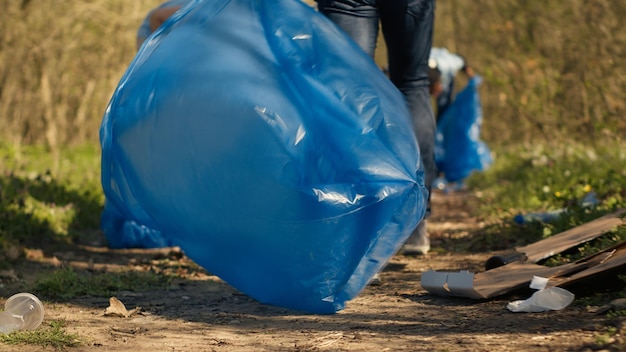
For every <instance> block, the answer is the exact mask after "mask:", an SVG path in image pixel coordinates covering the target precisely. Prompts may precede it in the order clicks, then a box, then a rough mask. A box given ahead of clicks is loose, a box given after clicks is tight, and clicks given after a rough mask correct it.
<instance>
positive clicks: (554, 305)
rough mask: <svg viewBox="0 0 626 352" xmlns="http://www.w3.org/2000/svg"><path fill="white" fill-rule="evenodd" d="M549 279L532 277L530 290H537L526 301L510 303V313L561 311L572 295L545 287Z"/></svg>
mask: <svg viewBox="0 0 626 352" xmlns="http://www.w3.org/2000/svg"><path fill="white" fill-rule="evenodd" d="M548 281H549V279H548V278H545V277H540V276H533V279H532V280H531V282H530V288H532V289H535V290H539V291H537V292H535V293H533V295H532V296H530V298H528V299H526V300H518V301H513V302H510V303H509V304H508V305H507V308H508V309H509V310H510V311H512V312H533V313H535V312H545V311H547V310H561V309H563V308H565V307H567V306H568V305H570V303H572V301H574V294H573V293H571V292H569V291H567V290H565V289H563V288H560V287H547V288H546V286H547V284H548Z"/></svg>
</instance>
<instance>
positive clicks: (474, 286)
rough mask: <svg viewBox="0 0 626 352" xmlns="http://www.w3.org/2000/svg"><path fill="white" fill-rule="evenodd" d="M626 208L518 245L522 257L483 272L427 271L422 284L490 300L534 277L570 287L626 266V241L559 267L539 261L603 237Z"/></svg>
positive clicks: (435, 290) (433, 289) (618, 223)
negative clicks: (541, 263) (530, 242)
mask: <svg viewBox="0 0 626 352" xmlns="http://www.w3.org/2000/svg"><path fill="white" fill-rule="evenodd" d="M623 214H626V209H621V210H619V211H616V212H614V213H612V214H609V215H606V216H603V217H601V218H598V219H596V220H593V221H591V222H589V223H586V224H583V225H581V226H578V227H575V228H573V229H570V230H567V231H564V232H562V233H560V234H558V235H555V236H552V237H550V238H547V239H545V240H541V241H538V242H535V243H533V244H531V245H528V246H524V247H518V248H516V251H517V252H519V253H520V254H522V255H521V256H520V258H522V260H520V261H516V262H512V263H509V264H505V265H503V266H500V267H497V268H494V269H491V270H487V271H484V272H480V273H477V274H474V273H471V272H469V271H459V272H449V271H433V270H430V271H427V272H425V273H423V274H422V278H421V285H422V287H423V288H424V289H425V290H427V291H428V292H430V293H432V294H437V295H443V296H458V297H468V298H473V299H488V298H492V297H496V296H499V295H502V294H505V293H508V292H511V291H514V290H517V289H520V288H523V287H528V284H529V283H530V281H531V280H532V278H533V276H541V277H546V278H549V279H550V281H549V284H548V285H549V286H566V285H568V284H573V283H575V282H579V281H581V280H584V279H586V278H589V277H592V276H595V275H597V274H600V273H602V272H606V271H609V270H612V269H617V268H620V267H626V241H624V242H621V243H619V244H617V245H615V246H613V247H611V248H608V249H606V250H603V251H600V252H598V253H595V254H594V255H591V256H589V257H587V258H583V259H581V260H578V261H576V262H573V263H569V264H564V265H560V266H556V267H547V266H543V265H539V264H536V263H537V262H539V261H540V260H542V259H546V258H548V257H550V256H552V255H555V254H558V253H561V252H563V251H565V250H567V249H569V248H572V247H574V246H577V245H579V244H581V243H584V242H587V241H590V240H592V239H594V238H597V237H599V236H600V235H602V234H603V233H605V232H607V231H610V230H611V229H613V228H615V227H617V226H621V225H624V224H625V222H624V220H623V219H622V218H621V217H622V215H623Z"/></svg>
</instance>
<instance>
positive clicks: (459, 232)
mask: <svg viewBox="0 0 626 352" xmlns="http://www.w3.org/2000/svg"><path fill="white" fill-rule="evenodd" d="M473 199H474V198H473V197H472V196H471V195H469V194H466V193H454V194H434V196H433V216H432V217H431V219H430V222H429V231H430V232H431V238H432V242H433V247H444V248H445V247H446V246H445V244H446V241H448V240H449V239H450V238H452V237H455V238H458V237H462V236H467V235H468V234H470V233H471V231H472V230H475V229H477V228H479V227H480V226H481V224H480V223H479V222H477V221H476V219H474V218H472V217H471V209H472V206H473V204H474V202H473ZM31 256H36V254H31ZM489 256H490V253H478V254H476V253H472V254H468V253H455V252H448V251H447V252H446V253H442V252H438V251H433V252H431V253H429V254H428V255H426V256H413V257H408V256H402V255H396V256H395V257H394V258H392V260H391V261H390V263H389V265H388V266H387V268H386V269H385V270H384V272H382V274H381V278H382V282H381V284H380V285H375V286H373V285H370V286H368V287H366V288H365V290H364V291H363V292H362V293H361V294H360V295H359V296H358V297H357V298H355V299H354V300H352V301H350V302H348V304H347V307H346V309H345V310H343V311H340V312H338V313H337V314H334V315H310V314H303V313H301V312H294V311H290V310H286V309H283V308H279V307H273V306H268V305H263V304H260V303H258V302H257V301H255V300H254V299H252V298H250V297H248V296H246V295H243V294H241V293H239V292H238V291H236V290H235V289H233V288H232V287H231V286H229V285H228V284H226V283H224V282H223V281H221V280H220V279H219V278H217V277H215V276H212V275H210V274H208V273H206V272H205V271H203V270H202V269H200V268H198V267H197V266H195V265H194V264H193V263H191V262H190V261H189V260H188V259H187V258H186V257H185V256H184V255H183V254H182V253H181V252H180V251H177V250H176V249H165V250H163V249H161V250H109V249H106V248H103V247H83V248H82V249H80V250H75V251H73V252H61V253H55V254H54V255H53V256H51V257H49V256H47V255H45V254H43V255H41V256H40V257H39V258H31V259H36V261H37V263H38V264H37V265H38V266H37V268H39V269H38V270H42V269H41V268H42V266H41V263H44V262H49V263H50V264H56V265H60V264H63V265H72V266H76V267H81V266H82V267H83V268H89V269H90V270H115V269H116V268H118V269H119V268H122V267H132V268H133V269H136V270H147V269H150V268H154V267H156V266H159V267H160V268H161V269H163V267H164V265H165V266H169V267H170V268H174V270H177V273H178V276H179V278H180V279H176V280H174V281H173V282H172V285H171V286H170V287H169V288H168V289H163V290H161V289H159V290H154V291H148V292H121V293H120V294H119V295H117V296H116V297H117V298H118V299H119V300H120V301H121V302H123V303H124V304H125V306H126V308H128V309H129V310H131V311H133V313H134V314H132V315H130V316H129V317H121V316H115V315H110V314H105V310H106V309H107V307H109V298H108V297H82V298H73V299H70V300H67V301H64V302H62V303H56V302H47V301H44V305H45V309H46V316H45V320H44V324H46V322H50V321H52V320H65V321H66V327H65V329H66V331H67V332H68V333H72V334H77V335H78V336H79V337H80V339H81V344H80V345H79V346H78V347H70V348H67V350H69V351H103V352H104V351H107V352H108V351H115V352H130V351H132V352H136V351H140V350H144V351H223V352H234V351H531V350H532V351H591V350H597V349H600V348H605V350H606V351H609V350H615V349H609V348H608V347H602V346H597V345H596V343H597V340H598V335H599V334H601V333H602V332H603V331H604V330H603V329H605V326H606V320H607V318H606V316H605V315H599V314H595V313H593V312H592V311H590V310H589V309H588V307H584V306H582V305H576V304H572V305H571V306H569V307H567V308H566V309H563V310H561V311H550V312H544V313H512V312H509V311H508V310H507V309H506V304H507V303H508V302H510V301H511V300H515V299H525V298H527V297H528V296H529V295H530V294H531V293H530V292H523V293H516V294H511V295H508V296H507V297H498V298H496V299H491V300H486V301H477V300H471V299H465V298H449V297H439V296H435V295H432V294H429V293H428V292H426V291H425V290H423V289H422V287H421V286H420V274H421V273H422V272H424V271H427V270H429V269H434V270H470V271H474V272H477V271H481V270H483V267H484V263H485V260H486V259H487V258H488V257H489ZM30 262H33V260H31V261H30ZM28 263H29V261H26V263H25V264H24V265H19V266H16V267H15V268H14V270H15V271H16V273H15V276H16V277H20V278H21V279H20V280H28V278H29V277H30V276H32V275H30V274H32V273H28V270H29V269H30V268H32V266H29V264H28ZM164 263H166V264H164ZM18 286H19V282H10V283H5V284H3V286H2V290H1V291H2V292H8V291H9V290H10V289H17V288H18ZM7 297H8V296H4V298H3V299H2V300H1V301H0V304H2V306H3V304H4V299H6V298H7ZM135 307H139V308H138V309H137V311H134V310H133V309H134V308H135ZM624 326H625V324H624V322H623V320H622V322H621V329H622V332H625V331H626V328H624ZM619 327H620V325H618V329H619ZM618 331H619V330H618ZM619 338H620V335H619V334H617V335H615V336H614V337H611V339H613V340H614V341H615V340H616V339H619ZM618 342H619V341H618ZM604 346H607V345H604ZM0 350H2V351H21V352H33V351H52V350H54V349H53V348H52V347H40V346H30V345H19V346H12V345H6V344H3V343H0Z"/></svg>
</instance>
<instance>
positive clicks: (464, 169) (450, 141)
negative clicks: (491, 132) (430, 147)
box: [435, 75, 493, 182]
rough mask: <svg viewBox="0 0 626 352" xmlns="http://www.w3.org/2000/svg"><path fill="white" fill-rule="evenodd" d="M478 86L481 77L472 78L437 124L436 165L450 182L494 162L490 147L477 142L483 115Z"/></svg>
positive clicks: (463, 177)
mask: <svg viewBox="0 0 626 352" xmlns="http://www.w3.org/2000/svg"><path fill="white" fill-rule="evenodd" d="M481 83H482V78H481V77H480V76H478V75H476V76H474V77H472V78H471V79H470V80H469V82H468V83H467V86H465V88H463V89H462V90H461V91H460V92H459V93H458V94H457V95H456V98H455V99H454V101H453V102H452V104H450V106H449V107H448V109H446V111H445V112H444V113H443V116H441V119H440V121H439V123H438V124H437V135H436V138H435V162H436V163H437V168H438V169H439V171H440V172H442V173H443V174H444V177H445V179H446V180H447V181H450V182H457V181H461V180H463V179H465V178H466V177H468V176H469V175H470V174H471V173H472V172H474V171H483V170H486V169H487V168H488V167H489V166H491V164H492V163H493V160H492V158H491V151H490V150H489V147H488V146H487V145H486V144H485V143H484V142H483V141H482V140H481V139H480V128H481V125H482V118H483V113H482V106H481V104H480V94H479V93H478V87H479V86H480V84H481Z"/></svg>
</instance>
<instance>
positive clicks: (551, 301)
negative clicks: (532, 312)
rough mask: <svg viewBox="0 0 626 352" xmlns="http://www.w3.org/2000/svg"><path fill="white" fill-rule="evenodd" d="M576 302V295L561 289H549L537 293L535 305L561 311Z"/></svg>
mask: <svg viewBox="0 0 626 352" xmlns="http://www.w3.org/2000/svg"><path fill="white" fill-rule="evenodd" d="M573 300H574V294H573V293H571V292H569V291H567V290H565V289H562V288H560V287H549V288H546V289H543V290H541V291H538V292H537V295H536V301H535V305H538V306H540V307H544V308H548V309H551V310H561V309H563V308H565V307H567V306H568V305H569V304H570V303H572V301H573Z"/></svg>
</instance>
